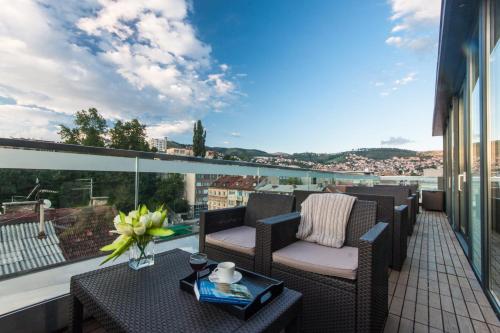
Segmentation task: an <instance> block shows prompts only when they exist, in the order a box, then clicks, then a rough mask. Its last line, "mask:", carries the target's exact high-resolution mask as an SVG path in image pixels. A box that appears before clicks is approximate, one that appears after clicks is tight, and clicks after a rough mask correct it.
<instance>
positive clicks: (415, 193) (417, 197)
mask: <svg viewBox="0 0 500 333" xmlns="http://www.w3.org/2000/svg"><path fill="white" fill-rule="evenodd" d="M395 186H399V187H402V188H407V189H408V190H410V194H411V195H412V196H413V197H415V201H416V204H415V210H414V212H413V214H414V215H415V218H416V215H417V214H419V213H420V192H419V191H418V185H416V184H412V185H380V184H379V185H375V187H380V188H383V187H385V188H394V187H395ZM415 221H416V220H415Z"/></svg>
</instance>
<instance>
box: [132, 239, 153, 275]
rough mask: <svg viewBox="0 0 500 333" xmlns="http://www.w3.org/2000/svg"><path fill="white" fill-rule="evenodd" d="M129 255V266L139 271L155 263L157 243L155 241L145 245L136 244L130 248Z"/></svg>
mask: <svg viewBox="0 0 500 333" xmlns="http://www.w3.org/2000/svg"><path fill="white" fill-rule="evenodd" d="M128 253H129V259H128V265H129V266H130V268H132V269H135V270H139V269H141V268H144V267H149V266H152V265H154V263H155V243H154V242H153V241H149V242H146V243H144V244H140V243H135V244H133V245H131V246H130V248H129V250H128Z"/></svg>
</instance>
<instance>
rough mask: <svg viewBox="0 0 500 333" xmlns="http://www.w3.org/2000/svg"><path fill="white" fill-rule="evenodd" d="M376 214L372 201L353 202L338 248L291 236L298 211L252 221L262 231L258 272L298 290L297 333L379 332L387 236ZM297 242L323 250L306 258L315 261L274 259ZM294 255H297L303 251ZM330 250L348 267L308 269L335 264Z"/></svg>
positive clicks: (384, 312)
mask: <svg viewBox="0 0 500 333" xmlns="http://www.w3.org/2000/svg"><path fill="white" fill-rule="evenodd" d="M376 213H377V204H376V203H375V202H370V201H362V200H358V201H356V203H355V204H354V206H353V208H352V211H351V215H350V217H349V222H348V224H347V231H346V241H345V243H344V247H342V248H340V249H335V248H330V247H326V246H321V245H318V244H312V243H309V242H303V241H300V240H298V239H297V238H296V236H295V235H296V233H297V230H298V226H299V223H300V214H299V213H298V212H296V213H290V214H286V215H282V216H275V217H272V218H269V219H265V220H261V221H259V222H258V223H257V233H258V234H260V235H262V237H261V239H262V244H261V246H262V253H261V254H262V272H263V273H264V274H267V275H271V276H272V277H274V278H276V279H279V280H282V281H284V282H285V285H286V286H287V287H289V288H291V289H295V290H297V291H300V292H301V293H302V294H303V297H304V298H303V312H302V320H301V329H302V331H304V332H379V331H381V330H382V329H383V327H384V323H385V320H386V317H387V314H388V307H387V297H388V268H387V253H386V252H387V243H388V237H389V235H388V225H387V223H383V222H379V223H377V224H375V221H376ZM297 246H299V247H300V246H305V247H316V248H314V250H313V251H316V250H318V249H319V250H320V251H322V252H323V253H322V254H321V255H320V256H317V257H313V259H311V260H312V261H316V262H312V261H311V262H304V261H302V260H297V261H293V260H290V261H289V262H288V263H287V264H285V263H283V260H281V259H280V260H278V255H280V256H281V253H283V251H287V250H289V249H292V248H293V247H297ZM292 251H295V250H292ZM325 251H326V252H325ZM328 251H331V252H328ZM336 251H340V252H336ZM296 253H297V254H298V255H299V256H301V255H303V254H304V253H305V252H300V251H299V252H296ZM325 253H326V255H325ZM329 253H343V254H342V256H343V258H344V259H346V260H348V261H350V262H351V263H352V262H354V263H355V265H353V266H349V267H351V268H352V269H350V268H349V269H344V268H345V267H347V266H342V265H339V267H340V266H342V267H344V268H342V269H339V270H338V272H339V274H336V273H334V274H332V272H325V273H323V272H321V273H318V271H317V270H315V269H310V267H311V265H312V266H314V265H322V264H326V265H330V266H331V264H332V263H334V264H333V266H335V262H336V263H338V261H336V260H338V258H339V256H337V255H336V254H333V255H329ZM346 254H347V255H346ZM313 255H316V254H315V253H313ZM314 258H315V259H314ZM318 260H319V261H320V262H319V264H318V262H317V261H318ZM352 260H353V261H352ZM304 263H305V265H306V266H307V267H306V268H304V265H303V264H304ZM356 267H357V268H356ZM333 269H335V267H334V268H333Z"/></svg>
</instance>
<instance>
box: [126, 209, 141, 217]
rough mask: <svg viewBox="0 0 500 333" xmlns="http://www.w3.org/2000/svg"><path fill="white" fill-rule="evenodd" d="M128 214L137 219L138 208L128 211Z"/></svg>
mask: <svg viewBox="0 0 500 333" xmlns="http://www.w3.org/2000/svg"><path fill="white" fill-rule="evenodd" d="M128 216H130V217H131V218H133V219H136V218H138V217H139V212H138V211H136V210H132V211H130V213H128Z"/></svg>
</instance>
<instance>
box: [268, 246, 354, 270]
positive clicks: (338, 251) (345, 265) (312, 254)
mask: <svg viewBox="0 0 500 333" xmlns="http://www.w3.org/2000/svg"><path fill="white" fill-rule="evenodd" d="M273 262H276V263H279V264H282V265H286V266H289V267H292V268H296V269H300V270H303V271H307V272H312V273H317V274H322V275H328V276H335V277H340V278H345V279H350V280H356V273H357V271H358V248H357V247H350V246H344V247H341V248H333V247H329V246H323V245H319V244H315V243H310V242H305V241H297V242H295V243H293V244H290V245H288V246H287V247H284V248H282V249H281V250H278V251H276V252H274V253H273Z"/></svg>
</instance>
